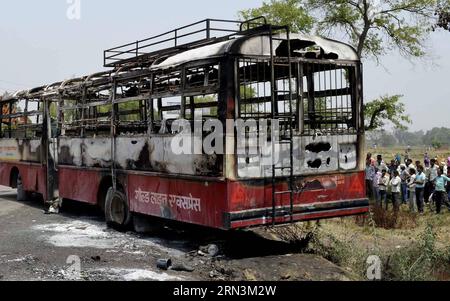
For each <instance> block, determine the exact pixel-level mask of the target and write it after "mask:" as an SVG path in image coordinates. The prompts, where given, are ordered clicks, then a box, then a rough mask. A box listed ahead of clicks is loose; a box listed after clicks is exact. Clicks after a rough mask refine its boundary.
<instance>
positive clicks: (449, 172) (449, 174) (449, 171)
mask: <svg viewBox="0 0 450 301" xmlns="http://www.w3.org/2000/svg"><path fill="white" fill-rule="evenodd" d="M449 159H450V158H449ZM447 177H449V178H450V166H449V167H448V168H447ZM447 197H448V199H449V200H450V181H447Z"/></svg>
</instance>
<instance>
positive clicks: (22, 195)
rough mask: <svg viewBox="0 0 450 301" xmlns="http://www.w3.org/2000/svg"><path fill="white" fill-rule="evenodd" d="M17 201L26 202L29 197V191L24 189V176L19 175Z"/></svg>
mask: <svg viewBox="0 0 450 301" xmlns="http://www.w3.org/2000/svg"><path fill="white" fill-rule="evenodd" d="M16 183H17V201H18V202H24V201H26V200H27V199H28V195H27V192H26V191H25V190H24V189H23V183H22V178H21V177H20V175H17V182H16Z"/></svg>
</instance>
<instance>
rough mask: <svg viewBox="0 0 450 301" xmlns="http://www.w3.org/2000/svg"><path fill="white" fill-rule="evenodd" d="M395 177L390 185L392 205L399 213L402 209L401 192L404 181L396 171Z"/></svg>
mask: <svg viewBox="0 0 450 301" xmlns="http://www.w3.org/2000/svg"><path fill="white" fill-rule="evenodd" d="M393 175H394V177H393V178H392V180H391V181H390V182H389V185H390V186H391V193H392V204H393V206H394V211H395V212H398V211H399V209H400V191H401V183H402V179H400V175H399V173H398V171H397V170H396V171H394V174H393Z"/></svg>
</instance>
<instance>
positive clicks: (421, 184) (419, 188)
mask: <svg viewBox="0 0 450 301" xmlns="http://www.w3.org/2000/svg"><path fill="white" fill-rule="evenodd" d="M426 179H427V178H426V176H425V174H424V172H423V166H419V167H418V168H417V174H416V181H415V184H416V203H417V209H418V210H419V213H420V214H423V203H424V200H423V198H424V190H425V182H426Z"/></svg>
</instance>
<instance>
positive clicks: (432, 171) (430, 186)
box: [424, 159, 439, 203]
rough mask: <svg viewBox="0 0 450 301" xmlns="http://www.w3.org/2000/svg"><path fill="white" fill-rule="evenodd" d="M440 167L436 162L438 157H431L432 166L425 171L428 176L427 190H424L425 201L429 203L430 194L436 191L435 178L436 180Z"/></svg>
mask: <svg viewBox="0 0 450 301" xmlns="http://www.w3.org/2000/svg"><path fill="white" fill-rule="evenodd" d="M438 169H439V166H437V164H436V159H431V165H430V168H428V169H427V170H426V171H425V175H426V177H427V183H426V184H425V191H424V199H425V203H428V200H429V198H430V196H431V195H432V194H433V192H434V180H436V178H437V176H438Z"/></svg>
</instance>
